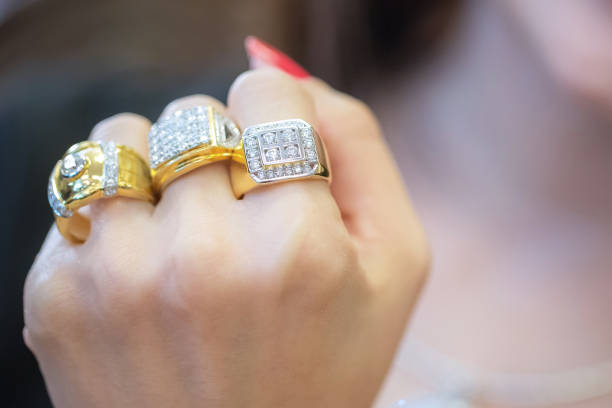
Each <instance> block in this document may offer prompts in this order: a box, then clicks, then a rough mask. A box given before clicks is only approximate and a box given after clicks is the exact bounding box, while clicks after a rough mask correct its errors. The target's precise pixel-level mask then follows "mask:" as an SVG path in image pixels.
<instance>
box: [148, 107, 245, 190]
mask: <svg viewBox="0 0 612 408" xmlns="http://www.w3.org/2000/svg"><path fill="white" fill-rule="evenodd" d="M239 141H240V130H239V129H238V127H237V126H236V125H235V124H234V123H233V122H232V121H231V120H229V119H228V118H227V117H225V116H223V115H221V114H219V113H218V112H216V111H215V110H214V109H213V108H212V107H211V106H196V107H193V108H189V109H186V110H179V111H176V112H174V113H173V114H171V115H169V116H167V117H165V118H162V119H160V120H159V121H158V122H157V123H156V124H154V125H153V127H152V128H151V131H150V132H149V158H150V161H151V174H152V179H153V188H154V190H155V191H156V192H157V193H159V194H161V193H162V192H163V191H164V189H165V188H166V187H167V186H168V185H169V184H170V183H171V182H172V181H174V180H175V179H176V178H177V177H180V176H181V175H183V174H186V173H188V172H190V171H192V170H195V169H197V168H198V167H201V166H204V165H207V164H210V163H214V162H216V161H219V160H229V159H230V158H231V157H232V155H233V152H234V149H235V147H236V145H237V144H238V142H239Z"/></svg>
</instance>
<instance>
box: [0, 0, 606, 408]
mask: <svg viewBox="0 0 612 408" xmlns="http://www.w3.org/2000/svg"><path fill="white" fill-rule="evenodd" d="M247 35H256V36H258V37H260V38H262V39H264V40H265V41H267V42H269V43H271V44H273V45H275V46H276V47H278V48H279V49H281V50H283V51H285V52H286V53H287V54H289V55H290V56H291V57H293V58H294V59H295V60H297V61H299V62H300V63H301V64H302V65H303V66H304V67H305V68H306V69H307V70H308V71H309V72H311V73H312V74H313V75H315V76H318V77H321V78H323V79H325V80H326V81H327V82H329V83H330V84H331V85H333V86H335V87H336V88H338V89H340V90H343V91H345V92H349V93H351V94H353V95H355V96H357V97H359V98H361V99H364V100H365V101H366V102H367V103H368V104H370V105H371V106H372V107H373V109H374V111H375V113H376V114H377V115H378V116H379V118H380V119H381V122H382V124H383V128H384V130H385V133H386V136H387V139H388V142H389V144H390V146H391V148H392V149H393V151H394V153H395V154H396V156H397V158H398V159H399V167H400V169H401V170H402V172H403V175H404V177H405V178H406V181H407V184H408V185H409V187H410V189H411V190H412V193H413V194H412V195H413V198H414V201H415V205H416V207H417V210H418V211H419V212H420V213H421V215H422V218H423V222H424V225H425V229H426V230H427V233H428V235H429V236H430V238H431V241H432V246H433V248H434V254H435V258H434V270H433V273H432V279H431V281H430V284H429V286H428V287H427V289H426V291H425V294H424V297H423V299H422V302H421V304H420V305H419V309H418V311H417V314H416V317H415V319H414V322H413V330H414V331H415V332H416V333H417V335H418V338H419V339H420V341H424V342H426V343H428V345H429V346H430V347H432V348H435V349H437V350H442V351H444V353H445V355H446V354H447V355H453V356H458V358H460V359H463V360H465V361H471V362H476V363H478V364H481V365H482V366H484V367H487V368H488V369H491V370H496V371H509V370H510V371H511V370H514V369H516V368H517V367H519V368H520V369H521V370H526V371H530V370H531V371H547V370H548V371H550V370H552V371H554V370H557V369H563V368H565V367H574V366H583V365H585V364H592V363H596V362H599V361H604V360H605V361H607V360H608V359H610V357H611V356H612V346H611V345H612V325H610V324H609V322H610V321H612V319H610V317H611V316H612V273H610V272H611V271H612V259H610V255H609V253H610V251H609V243H610V242H612V226H611V225H610V221H611V220H612V214H611V212H610V209H611V208H612V194H610V191H612V189H610V179H612V160H610V155H611V154H612V146H611V145H612V137H611V135H612V5H611V4H610V3H609V2H607V1H602V0H585V1H581V2H575V1H571V0H538V1H531V0H501V1H495V2H493V1H487V0H464V1H460V0H429V1H428V0H309V1H299V0H173V1H163V0H106V1H94V0H0V140H1V141H2V143H3V144H2V147H1V149H0V157H1V160H0V174H1V184H0V187H1V190H0V191H2V193H1V194H2V195H1V197H2V200H0V210H1V212H2V214H3V217H2V219H1V221H0V223H1V224H0V225H1V226H2V228H1V231H0V251H2V252H1V255H2V261H1V263H0V333H1V335H0V359H1V360H0V363H1V368H2V371H3V375H4V376H3V378H2V381H0V388H5V389H4V390H2V391H0V406H1V407H50V406H51V404H50V402H49V399H48V397H47V395H46V392H45V389H44V384H43V381H42V377H41V375H40V373H39V371H38V368H37V365H36V362H35V360H34V358H33V356H32V355H31V353H30V352H29V351H28V350H27V348H26V347H25V346H24V344H23V341H22V337H21V331H22V328H23V313H22V300H21V297H22V287H23V283H24V280H25V277H26V274H27V272H28V269H29V267H30V265H31V264H32V262H33V259H34V257H35V255H36V253H37V251H38V249H39V247H40V245H41V243H42V241H43V239H44V237H45V234H46V232H47V231H48V229H49V227H50V225H51V223H52V221H53V218H52V214H51V211H50V210H49V207H48V204H47V200H46V185H47V179H48V175H49V172H50V170H51V168H52V166H53V165H54V164H55V162H56V160H57V159H58V158H59V157H60V156H61V155H62V154H63V153H64V151H65V150H66V148H67V147H68V146H70V145H71V144H73V143H75V142H77V141H80V140H83V139H85V138H87V136H88V133H89V131H90V130H91V128H92V127H93V126H94V125H95V124H96V123H97V122H99V121H101V120H103V119H105V118H107V117H109V116H111V115H113V114H115V113H119V112H126V111H127V112H135V113H138V114H141V115H144V116H146V117H148V118H149V119H151V120H152V121H155V120H156V118H157V116H158V115H159V114H160V112H161V111H162V110H163V108H164V107H165V106H166V104H167V103H169V102H170V101H172V100H173V99H176V98H179V97H182V96H185V95H189V94H194V93H204V94H209V95H212V96H215V97H216V98H218V99H220V100H221V101H225V98H226V92H227V89H228V87H229V86H230V84H231V83H232V81H233V80H234V78H235V77H236V76H237V75H238V74H239V73H241V72H242V71H244V70H246V69H248V60H247V57H246V55H245V53H244V49H243V41H244V38H245V37H246V36H247ZM475 259H476V260H478V262H475V261H474V260H475ZM576 271H578V272H580V274H576V273H575V272H576ZM510 277H511V278H512V279H510ZM483 306H486V307H483ZM526 316H527V317H529V318H526ZM441 322H443V323H444V324H441ZM605 322H607V324H606V323H605ZM584 333H586V334H584ZM578 334H580V335H578ZM583 334H584V335H583ZM551 339H552V340H551ZM409 340H410V339H409ZM406 344H408V346H406V348H405V349H406V350H408V349H410V347H409V346H410V341H407V342H406ZM551 344H553V345H554V346H551ZM500 349H503V350H504V353H499V350H500ZM412 350H413V351H414V350H421V349H419V348H418V347H417V348H414V347H412ZM576 350H578V351H576ZM408 351H410V350H408ZM405 354H406V355H410V352H406V353H405ZM403 356H404V352H403V351H402V352H400V358H399V360H402V358H403ZM406 358H408V357H406ZM436 358H437V357H436ZM400 363H401V361H400ZM411 366H414V367H417V368H418V367H419V366H418V365H416V363H413V360H409V359H407V360H406V363H405V365H404V367H411ZM396 371H398V370H396ZM399 371H401V370H399ZM421 371H424V370H421ZM400 374H401V375H400ZM400 374H398V376H397V378H402V380H398V384H399V385H397V386H396V387H395V389H397V390H398V391H397V395H395V394H393V393H394V392H395V391H394V386H395V385H394V383H393V381H390V382H389V384H390V385H388V390H390V391H389V392H388V394H389V404H390V402H391V401H393V400H398V398H400V397H403V396H404V394H403V393H404V392H407V390H408V388H406V387H405V384H404V382H402V381H404V380H403V379H404V378H407V375H404V374H405V373H403V372H402V373H400ZM485 377H486V376H485ZM608 377H609V376H608ZM608 377H603V379H601V381H600V380H599V379H598V381H599V382H598V384H603V388H602V389H607V388H606V387H608V388H610V390H612V379H610V378H608ZM393 378H395V377H394V376H392V379H393ZM441 382H444V378H442V380H441ZM483 387H484V388H486V386H485V385H483ZM484 388H483V389H484ZM599 396H600V395H599ZM589 398H590V397H589ZM607 402H608V403H606V402H605V401H604V402H601V403H600V404H599V405H598V404H597V403H596V404H595V405H579V406H580V407H583V406H584V407H587V406H588V407H589V408H591V407H608V406H610V405H609V404H612V402H610V400H609V399H608V400H607ZM385 406H389V405H385ZM398 406H399V405H398ZM402 406H403V405H402ZM483 406H485V405H483ZM486 406H487V407H488V406H489V405H486ZM508 406H509V405H508ZM577 406H578V405H577ZM568 407H569V405H568ZM572 407H574V405H572Z"/></svg>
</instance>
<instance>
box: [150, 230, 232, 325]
mask: <svg viewBox="0 0 612 408" xmlns="http://www.w3.org/2000/svg"><path fill="white" fill-rule="evenodd" d="M195 237H196V238H194V235H191V234H185V235H182V238H180V239H179V240H176V241H175V243H174V244H173V245H172V248H171V249H170V250H169V251H168V253H167V255H166V256H165V260H164V261H163V262H162V264H161V271H159V272H158V275H160V276H161V277H162V278H161V279H162V280H161V284H162V285H164V286H165V289H166V290H165V291H163V292H162V293H163V294H162V302H163V303H164V304H165V305H167V306H169V307H173V308H177V309H181V310H183V311H187V312H189V313H191V312H193V311H201V310H203V309H204V308H212V307H214V306H215V304H218V303H219V302H220V301H219V299H220V298H221V297H222V296H224V294H226V293H227V290H228V288H231V284H230V282H229V281H230V280H231V279H232V276H235V273H234V269H235V268H234V267H233V265H232V264H231V260H232V258H233V253H232V252H233V251H234V249H233V247H232V245H231V240H230V239H229V238H230V237H229V236H228V235H227V234H224V233H220V234H202V233H198V235H195Z"/></svg>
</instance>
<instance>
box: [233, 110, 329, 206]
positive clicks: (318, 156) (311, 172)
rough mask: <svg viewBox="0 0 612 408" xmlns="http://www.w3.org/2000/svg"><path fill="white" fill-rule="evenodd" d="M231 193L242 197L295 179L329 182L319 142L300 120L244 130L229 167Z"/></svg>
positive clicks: (278, 122) (327, 165)
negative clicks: (260, 188)
mask: <svg viewBox="0 0 612 408" xmlns="http://www.w3.org/2000/svg"><path fill="white" fill-rule="evenodd" d="M230 178H231V183H232V190H233V192H234V195H235V196H236V198H242V197H243V196H244V195H245V194H246V193H247V192H249V191H251V190H252V189H254V188H257V187H261V186H264V185H269V184H278V183H284V182H288V181H297V180H313V179H314V180H325V181H327V182H331V170H330V167H329V158H328V156H327V152H326V149H325V146H324V144H323V141H322V140H321V138H320V137H319V135H318V134H317V132H316V131H315V130H314V129H313V128H312V126H311V125H310V124H308V123H307V122H304V121H303V120H300V119H290V120H284V121H277V122H270V123H263V124H260V125H256V126H251V127H249V128H247V129H245V131H244V133H243V136H242V140H241V141H240V146H239V147H237V148H236V150H235V151H234V155H233V156H232V162H231V165H230Z"/></svg>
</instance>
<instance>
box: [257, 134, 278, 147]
mask: <svg viewBox="0 0 612 408" xmlns="http://www.w3.org/2000/svg"><path fill="white" fill-rule="evenodd" d="M261 138H262V139H263V141H264V143H265V144H268V145H271V144H274V143H276V135H275V134H274V133H272V132H268V133H264V134H263V135H262V136H261Z"/></svg>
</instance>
